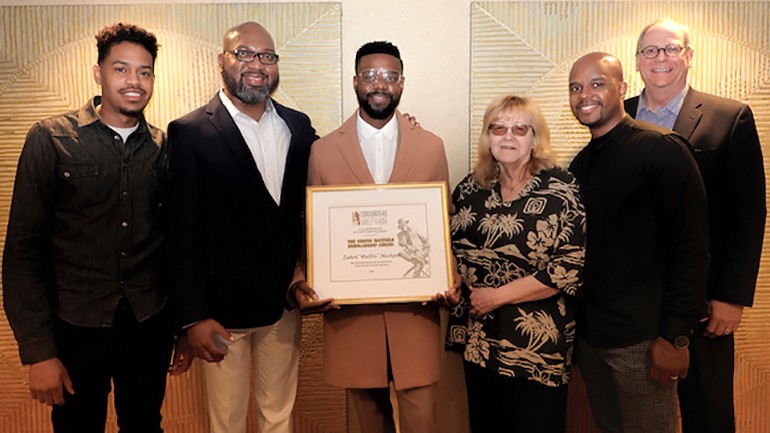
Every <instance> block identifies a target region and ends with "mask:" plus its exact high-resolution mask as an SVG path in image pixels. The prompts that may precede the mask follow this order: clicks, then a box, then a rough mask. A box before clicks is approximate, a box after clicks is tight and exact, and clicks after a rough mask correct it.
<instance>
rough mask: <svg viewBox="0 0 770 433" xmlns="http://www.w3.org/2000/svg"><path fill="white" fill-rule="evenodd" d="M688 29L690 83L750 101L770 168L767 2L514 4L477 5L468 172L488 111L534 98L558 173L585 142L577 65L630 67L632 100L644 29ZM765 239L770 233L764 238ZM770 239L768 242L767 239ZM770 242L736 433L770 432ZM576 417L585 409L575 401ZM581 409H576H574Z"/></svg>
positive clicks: (749, 318) (739, 386)
mask: <svg viewBox="0 0 770 433" xmlns="http://www.w3.org/2000/svg"><path fill="white" fill-rule="evenodd" d="M665 17H669V18H671V19H673V20H675V21H679V22H682V23H685V24H686V25H687V26H688V27H689V29H690V33H691V39H692V41H691V43H692V46H693V47H694V50H695V57H694V59H693V65H692V69H691V70H690V74H689V81H690V84H691V85H692V86H693V87H694V88H696V89H698V90H702V91H705V92H709V93H714V94H717V95H720V96H724V97H728V98H733V99H738V100H742V101H745V102H747V103H748V104H749V105H750V106H751V107H752V110H753V111H754V116H755V118H756V122H757V128H758V130H759V136H760V141H761V143H762V148H763V153H764V158H765V171H766V172H768V173H770V170H768V161H770V2H766V1H759V2H758V1H729V2H726V1H720V2H711V1H699V2H671V1H643V2H636V1H592V2H587V1H509V2H473V3H472V4H471V67H470V70H471V77H470V83H471V94H470V101H471V104H470V113H469V115H470V119H471V125H470V136H469V143H470V148H471V158H470V159H471V161H472V162H471V166H472V165H473V162H475V159H476V150H477V149H476V142H477V140H478V134H479V130H480V128H481V121H482V116H483V114H484V109H485V108H486V106H487V104H488V103H489V102H490V101H491V100H492V99H493V98H494V97H495V96H498V95H501V94H503V93H515V94H520V95H526V96H529V97H532V98H533V99H534V100H535V101H536V102H537V103H538V105H539V106H540V107H541V109H542V110H543V113H544V115H545V117H546V120H547V122H548V125H549V126H550V128H551V140H552V145H553V147H554V150H555V152H556V154H557V159H558V162H559V164H560V165H562V166H567V165H568V164H569V162H570V161H571V160H572V158H573V157H574V155H575V154H576V153H577V152H578V150H579V149H580V148H582V147H583V146H584V145H585V144H586V143H587V142H588V140H589V138H590V136H589V134H588V130H587V128H585V127H583V126H582V125H580V124H579V123H578V122H577V121H576V120H575V119H574V117H573V115H572V113H571V111H570V108H569V102H568V95H567V82H568V76H569V69H570V67H571V66H572V63H573V62H574V61H575V60H576V59H577V58H578V57H580V56H582V55H583V54H586V53H588V52H591V51H607V52H610V53H613V54H615V55H616V56H617V57H618V58H619V59H620V61H621V62H622V63H623V65H624V66H625V70H624V73H625V79H626V81H627V82H628V83H629V89H628V96H629V97H630V96H633V95H638V94H639V92H640V91H641V88H642V87H643V83H642V82H641V79H640V78H639V74H638V73H637V72H636V70H635V58H634V53H635V51H636V42H637V38H638V36H639V32H640V31H641V29H642V28H643V27H644V26H645V25H647V24H649V23H651V22H653V21H655V20H658V19H661V18H665ZM768 192H770V188H768ZM766 233H770V230H767V231H766ZM766 236H767V235H766ZM768 251H770V242H768V239H767V238H766V239H765V244H764V249H763V259H762V264H761V270H760V275H759V281H758V283H757V292H756V296H755V298H754V307H753V308H750V309H746V310H745V313H744V319H743V324H742V325H741V327H740V328H739V330H738V332H737V333H736V335H735V338H736V377H735V403H736V412H737V413H736V416H737V427H738V431H739V432H742V433H759V432H768V431H770V410H768V408H770V339H768V338H767V336H768V335H770V254H768ZM576 385H577V387H576V389H579V388H580V387H581V384H579V383H578V384H576ZM573 397H574V398H573V399H572V400H573V401H571V409H575V408H577V407H579V408H581V410H585V409H586V408H587V404H585V402H584V401H582V398H583V397H582V395H579V394H578V393H574V392H573ZM576 400H579V401H576ZM577 412H578V413H577V414H575V411H574V410H573V411H571V416H570V418H571V419H570V431H573V432H578V431H581V432H586V431H592V429H593V427H592V426H591V421H590V419H584V418H589V417H588V416H582V415H581V411H577Z"/></svg>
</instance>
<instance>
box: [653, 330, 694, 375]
mask: <svg viewBox="0 0 770 433" xmlns="http://www.w3.org/2000/svg"><path fill="white" fill-rule="evenodd" d="M650 358H651V360H652V368H650V377H652V379H653V380H655V381H657V382H660V383H663V384H666V383H671V382H673V381H675V380H677V379H680V378H681V379H684V378H685V377H687V369H688V368H689V366H690V351H689V350H688V349H677V348H676V347H674V345H673V344H671V343H669V342H668V341H667V340H665V339H664V338H662V337H658V338H656V339H655V341H653V342H652V345H651V346H650Z"/></svg>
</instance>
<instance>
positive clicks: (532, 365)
mask: <svg viewBox="0 0 770 433" xmlns="http://www.w3.org/2000/svg"><path fill="white" fill-rule="evenodd" d="M453 202H454V208H455V214H454V215H453V216H452V220H451V227H450V230H451V232H452V246H453V249H454V254H455V256H456V257H457V266H458V271H459V272H460V275H462V278H463V280H464V283H465V284H464V285H463V293H462V299H461V300H460V303H459V304H458V305H457V306H456V307H454V308H453V309H452V311H451V312H450V319H449V327H448V330H447V334H448V335H447V341H446V345H447V348H449V349H451V350H456V351H458V352H461V353H462V354H463V357H464V359H465V361H467V362H471V363H474V364H478V365H479V366H481V367H485V368H489V369H492V370H494V371H497V372H498V373H499V374H500V375H503V376H510V377H519V378H526V379H530V380H534V381H537V382H539V383H542V384H543V385H547V386H552V387H557V386H561V385H566V384H567V383H568V382H569V366H570V364H571V358H572V347H573V342H574V339H575V315H576V307H575V296H576V295H578V294H579V293H580V291H581V286H582V283H583V261H584V259H585V248H584V246H585V211H584V209H583V205H582V203H581V202H580V197H579V192H578V187H577V184H576V183H575V180H574V178H573V177H572V175H571V174H570V173H568V172H566V171H564V170H562V169H560V168H552V169H549V170H543V171H541V172H540V173H539V174H537V175H536V176H534V177H533V178H532V179H531V180H530V182H529V184H528V185H527V186H526V187H525V188H524V190H523V191H522V192H521V193H520V194H519V195H518V196H517V197H516V198H514V199H513V200H511V201H503V199H502V195H501V191H500V184H499V182H493V184H492V185H491V189H483V188H481V186H480V185H479V183H478V182H477V181H476V179H475V178H474V177H473V175H472V174H470V175H468V176H466V177H465V179H463V181H462V182H460V184H459V185H458V186H457V188H455V191H454V194H453ZM530 275H532V276H534V277H535V278H536V279H537V280H538V281H540V282H541V283H543V284H545V285H547V286H549V287H552V288H555V289H558V290H560V291H561V293H559V294H557V295H554V296H552V297H550V298H547V299H542V300H538V301H531V302H524V303H520V304H515V305H512V304H506V305H504V306H502V307H500V308H498V309H496V310H493V311H491V312H489V313H487V314H484V315H483V316H481V317H477V316H470V315H469V314H468V311H469V310H470V309H471V306H470V302H469V298H468V295H469V290H468V288H467V287H466V285H467V286H473V287H500V286H502V285H505V284H507V283H509V282H511V281H513V280H516V279H518V278H522V277H527V276H530Z"/></svg>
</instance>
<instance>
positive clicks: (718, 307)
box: [625, 20, 766, 433]
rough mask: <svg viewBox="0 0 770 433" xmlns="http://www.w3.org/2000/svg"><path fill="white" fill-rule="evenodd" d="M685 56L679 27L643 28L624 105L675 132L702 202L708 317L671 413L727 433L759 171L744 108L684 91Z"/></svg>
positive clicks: (760, 214) (760, 219) (761, 203)
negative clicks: (637, 87) (636, 85)
mask: <svg viewBox="0 0 770 433" xmlns="http://www.w3.org/2000/svg"><path fill="white" fill-rule="evenodd" d="M692 57H693V49H692V47H691V46H690V35H689V32H688V30H687V28H686V27H685V26H683V25H681V24H679V23H676V22H673V21H670V20H663V21H659V22H655V23H653V24H650V25H649V26H647V27H645V28H644V30H642V33H641V35H640V36H639V41H638V44H637V54H636V67H637V70H638V71H639V73H640V75H641V77H642V80H643V81H644V86H645V87H644V90H643V91H642V94H641V95H640V96H637V97H634V98H631V99H629V100H627V101H626V102H625V106H626V111H627V112H628V113H629V114H630V115H631V116H634V117H636V118H637V119H639V120H643V121H647V122H651V123H655V124H658V125H660V126H665V127H667V128H670V129H673V130H674V131H676V132H678V133H679V134H681V135H682V136H684V137H685V138H686V139H687V140H688V141H689V142H690V144H692V146H693V148H694V150H695V160H696V161H697V163H698V167H699V169H700V172H701V176H702V177H703V183H704V185H705V187H706V194H707V196H708V202H709V203H708V204H709V228H710V230H709V234H710V243H711V245H710V252H711V266H710V268H709V274H708V281H707V287H706V298H707V299H708V302H709V312H710V314H709V316H708V317H705V318H704V319H703V322H702V327H701V329H699V330H698V331H699V332H696V335H693V336H692V337H691V341H690V347H689V349H690V369H689V373H688V377H687V378H682V379H680V382H679V386H678V390H679V405H680V409H681V414H682V428H683V432H684V433H696V432H697V433H710V432H713V433H731V432H735V410H734V405H733V373H734V340H733V333H734V332H735V330H736V329H737V327H738V325H739V324H740V322H741V316H742V312H743V308H744V307H750V306H751V305H752V302H753V299H754V290H755V286H756V280H757V272H758V270H759V259H760V255H761V252H762V240H763V236H764V228H765V214H766V209H765V173H764V166H763V162H762V149H761V147H760V144H759V136H758V134H757V128H756V125H755V123H754V117H753V114H752V112H751V109H750V108H749V106H748V105H746V104H743V103H741V102H738V101H734V100H730V99H725V98H720V97H718V96H714V95H709V94H706V93H702V92H698V91H697V90H695V89H692V88H691V87H689V86H688V85H687V73H688V71H689V68H690V66H691V61H692Z"/></svg>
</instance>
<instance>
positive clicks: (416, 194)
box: [306, 182, 452, 304]
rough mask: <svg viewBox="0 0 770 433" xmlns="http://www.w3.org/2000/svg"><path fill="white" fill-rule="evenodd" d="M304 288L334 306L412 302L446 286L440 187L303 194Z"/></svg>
mask: <svg viewBox="0 0 770 433" xmlns="http://www.w3.org/2000/svg"><path fill="white" fill-rule="evenodd" d="M306 216H307V251H308V264H307V266H308V269H307V272H308V283H309V284H310V286H311V287H313V289H314V290H315V291H316V293H317V294H318V296H319V297H320V298H321V299H325V298H334V299H335V302H336V303H338V304H365V303H387V302H420V301H426V300H430V299H431V297H433V295H435V294H436V293H442V292H444V291H445V290H447V289H448V288H449V287H451V286H452V281H451V279H452V273H451V272H450V271H449V269H450V266H451V263H452V262H451V245H450V242H449V215H448V204H447V187H446V184H445V183H444V182H429V183H408V184H384V185H343V186H311V187H308V188H307V213H306Z"/></svg>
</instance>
